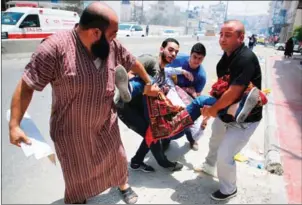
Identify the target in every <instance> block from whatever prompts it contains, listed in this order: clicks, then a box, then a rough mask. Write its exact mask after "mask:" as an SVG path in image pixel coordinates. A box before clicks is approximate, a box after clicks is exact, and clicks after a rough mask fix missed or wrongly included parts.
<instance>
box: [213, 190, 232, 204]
mask: <svg viewBox="0 0 302 205" xmlns="http://www.w3.org/2000/svg"><path fill="white" fill-rule="evenodd" d="M236 195H237V189H236V190H235V191H234V192H233V193H232V194H223V193H221V192H220V190H218V191H216V192H214V193H213V194H211V198H212V199H213V200H216V201H223V200H227V199H230V198H232V197H235V196H236Z"/></svg>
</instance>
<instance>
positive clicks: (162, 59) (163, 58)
mask: <svg viewBox="0 0 302 205" xmlns="http://www.w3.org/2000/svg"><path fill="white" fill-rule="evenodd" d="M161 61H162V62H163V63H165V64H169V63H170V62H169V61H168V60H167V55H166V54H165V52H162V53H161Z"/></svg>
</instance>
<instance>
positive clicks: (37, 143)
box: [7, 110, 55, 164]
mask: <svg viewBox="0 0 302 205" xmlns="http://www.w3.org/2000/svg"><path fill="white" fill-rule="evenodd" d="M9 119H10V110H8V111H7V120H8V121H9ZM20 127H21V129H22V130H23V131H24V133H25V135H26V136H27V137H28V138H29V139H30V140H31V143H32V144H31V145H27V144H25V143H21V148H22V150H23V152H24V154H25V156H26V157H29V156H31V155H34V156H35V158H36V159H37V160H39V159H41V158H43V157H49V156H50V155H54V152H53V150H52V149H51V147H50V146H49V145H48V144H47V142H46V141H45V139H44V138H43V136H42V134H41V133H40V131H39V129H38V128H37V126H36V125H35V123H34V121H33V120H32V119H31V117H30V116H29V114H28V113H27V112H25V114H24V117H23V119H22V121H21V125H20ZM51 161H52V162H53V163H54V164H55V161H53V160H51Z"/></svg>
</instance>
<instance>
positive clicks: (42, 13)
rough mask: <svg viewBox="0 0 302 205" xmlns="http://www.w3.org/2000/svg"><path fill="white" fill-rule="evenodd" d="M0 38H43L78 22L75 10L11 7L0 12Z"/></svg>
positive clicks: (69, 27)
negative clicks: (0, 13) (0, 29)
mask: <svg viewBox="0 0 302 205" xmlns="http://www.w3.org/2000/svg"><path fill="white" fill-rule="evenodd" d="M1 19H2V32H1V39H25V38H39V39H44V38H46V37H47V36H49V35H52V34H53V33H55V32H57V31H62V30H69V29H72V28H73V27H74V26H75V24H76V23H78V22H79V20H80V17H79V15H78V14H77V13H76V12H73V11H65V10H57V9H48V8H32V7H13V8H9V9H7V10H6V11H5V12H3V13H2V16H1Z"/></svg>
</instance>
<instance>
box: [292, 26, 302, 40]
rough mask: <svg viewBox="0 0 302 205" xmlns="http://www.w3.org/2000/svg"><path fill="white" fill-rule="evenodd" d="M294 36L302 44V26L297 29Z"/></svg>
mask: <svg viewBox="0 0 302 205" xmlns="http://www.w3.org/2000/svg"><path fill="white" fill-rule="evenodd" d="M294 36H295V38H296V39H297V40H298V41H300V42H302V26H299V27H297V28H295V30H294Z"/></svg>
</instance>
